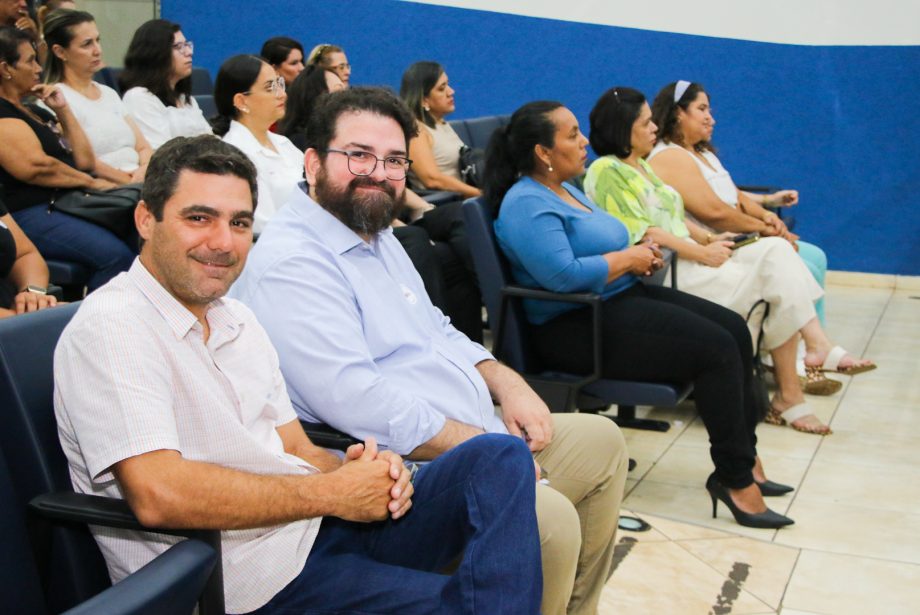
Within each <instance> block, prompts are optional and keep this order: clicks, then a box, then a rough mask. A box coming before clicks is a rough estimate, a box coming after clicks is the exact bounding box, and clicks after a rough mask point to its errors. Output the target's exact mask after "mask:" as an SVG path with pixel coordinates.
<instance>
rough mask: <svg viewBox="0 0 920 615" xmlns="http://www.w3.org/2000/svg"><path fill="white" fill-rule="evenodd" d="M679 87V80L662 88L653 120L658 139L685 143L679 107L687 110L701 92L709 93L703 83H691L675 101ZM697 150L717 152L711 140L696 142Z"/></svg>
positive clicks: (653, 108) (655, 103) (655, 105)
mask: <svg viewBox="0 0 920 615" xmlns="http://www.w3.org/2000/svg"><path fill="white" fill-rule="evenodd" d="M676 88H677V82H676V81H675V82H673V83H669V84H668V85H666V86H664V87H663V88H661V91H660V92H658V95H657V96H655V101H654V102H653V103H652V121H653V122H655V124H656V125H657V126H658V140H659V141H664V142H665V143H677V144H679V145H683V142H684V135H683V134H682V133H681V131H680V125H679V124H678V123H677V109H678V108H680V109H683V110H684V111H686V110H687V109H688V108H689V107H690V103H692V102H693V101H694V100H696V97H697V96H699V95H700V94H701V93H702V94H706V95H707V96H709V94H708V93H707V92H706V90H705V89H704V88H703V84H701V83H691V84H690V85H689V86H688V87H687V90H686V91H685V92H684V93H683V95H682V96H681V97H680V100H678V101H677V102H674V90H675V89H676ZM695 147H696V150H697V151H700V152H703V151H710V152H715V151H716V148H715V147H713V145H712V143H711V142H709V141H700V142H699V143H697V144H696V146H695Z"/></svg>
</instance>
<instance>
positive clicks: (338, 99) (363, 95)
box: [307, 87, 418, 158]
mask: <svg viewBox="0 0 920 615" xmlns="http://www.w3.org/2000/svg"><path fill="white" fill-rule="evenodd" d="M359 111H367V112H370V113H374V114H377V115H380V116H382V117H388V118H390V119H392V120H394V121H395V122H396V123H397V124H399V127H400V128H402V131H403V134H405V136H406V149H407V151H408V147H409V140H410V139H412V138H413V137H415V136H416V135H417V134H418V128H417V127H416V125H415V119H414V118H413V117H412V114H411V113H409V110H408V109H407V108H406V105H404V104H403V102H402V101H401V100H400V99H399V98H398V97H397V96H396V94H394V93H393V92H392V91H390V90H388V89H386V88H379V87H357V88H351V89H348V90H339V91H338V92H331V93H329V94H324V95H322V96H320V98H319V100H317V101H316V107H315V108H314V109H313V115H312V116H311V117H310V124H309V126H308V128H307V147H312V148H313V149H315V150H317V151H318V152H319V155H320V158H325V156H326V148H327V147H329V143H330V142H331V141H332V139H334V138H335V130H336V124H337V123H338V119H339V117H340V116H341V115H342V114H343V113H349V112H351V113H357V112H359Z"/></svg>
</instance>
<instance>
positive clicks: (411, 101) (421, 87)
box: [399, 61, 444, 128]
mask: <svg viewBox="0 0 920 615" xmlns="http://www.w3.org/2000/svg"><path fill="white" fill-rule="evenodd" d="M443 74H444V67H443V66H441V65H440V64H438V63H437V62H428V61H425V62H416V63H415V64H413V65H412V66H410V67H409V68H407V69H406V72H404V73H403V76H402V83H400V85H399V97H400V98H402V99H403V101H405V103H406V105H407V106H408V107H409V111H411V112H412V115H414V116H415V118H416V119H418V120H421V121H422V122H424V123H425V125H426V126H429V127H431V128H434V118H433V117H432V116H431V114H430V113H428V111H426V110H425V103H424V102H423V101H424V99H425V97H426V96H428V95H429V94H431V90H432V89H434V86H435V85H436V84H437V83H438V79H440V78H441V75H443Z"/></svg>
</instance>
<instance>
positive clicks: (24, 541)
mask: <svg viewBox="0 0 920 615" xmlns="http://www.w3.org/2000/svg"><path fill="white" fill-rule="evenodd" d="M0 545H3V547H2V548H0V595H2V596H3V610H4V612H6V613H44V612H46V611H47V608H46V606H45V601H44V598H43V597H42V587H41V581H40V580H39V577H38V570H37V569H36V567H35V562H34V560H33V559H32V548H31V546H30V545H29V540H28V533H27V530H26V519H25V508H23V507H22V506H20V505H19V502H18V501H17V499H16V494H15V491H14V490H13V479H12V477H11V476H10V472H9V468H7V466H6V462H5V461H4V460H3V456H2V455H0Z"/></svg>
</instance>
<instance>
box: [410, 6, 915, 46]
mask: <svg viewBox="0 0 920 615" xmlns="http://www.w3.org/2000/svg"><path fill="white" fill-rule="evenodd" d="M411 1H414V2H418V3H421V4H437V5H442V6H453V7H457V8H465V9H479V10H484V11H493V12H500V13H511V14H515V15H527V16H531V17H546V18H550V19H561V20H565V21H577V22H582V23H592V24H600V25H607V26H621V27H626V28H639V29H642V30H654V31H659V32H677V33H682V34H698V35H702V36H715V37H719V38H733V39H741V40H749V41H763V42H771V43H790V44H798V45H920V1H918V0H872V1H871V2H870V1H868V0H697V1H695V2H694V1H690V0H645V1H644V2H643V1H637V0H630V1H623V0H565V1H562V0H411Z"/></svg>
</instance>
